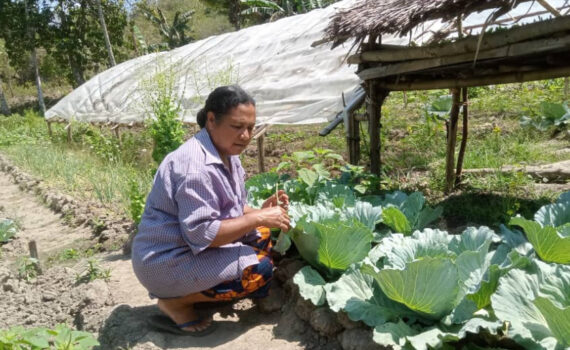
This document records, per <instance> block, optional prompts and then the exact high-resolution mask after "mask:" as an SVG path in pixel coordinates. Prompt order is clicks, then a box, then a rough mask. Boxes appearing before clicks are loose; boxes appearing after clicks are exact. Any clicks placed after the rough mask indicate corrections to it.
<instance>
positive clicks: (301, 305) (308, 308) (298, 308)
mask: <svg viewBox="0 0 570 350" xmlns="http://www.w3.org/2000/svg"><path fill="white" fill-rule="evenodd" d="M316 308H317V307H316V306H315V305H313V303H312V302H311V301H309V300H305V299H303V298H302V297H299V298H297V302H296V303H295V313H296V314H297V316H299V318H300V319H302V320H303V321H309V320H310V319H311V313H312V312H313V311H314V310H315V309H316Z"/></svg>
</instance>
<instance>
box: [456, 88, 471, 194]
mask: <svg viewBox="0 0 570 350" xmlns="http://www.w3.org/2000/svg"><path fill="white" fill-rule="evenodd" d="M467 92H468V88H466V87H464V88H462V89H461V100H462V102H463V128H462V130H463V132H462V137H461V146H460V147H459V155H458V156H457V169H456V171H455V185H458V184H459V183H460V182H461V171H462V170H463V158H464V157H465V148H466V147H467V135H468V133H469V121H468V119H469V110H468V108H467V107H468V102H469V98H468V93H467Z"/></svg>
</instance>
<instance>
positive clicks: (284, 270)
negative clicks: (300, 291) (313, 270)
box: [275, 259, 305, 282]
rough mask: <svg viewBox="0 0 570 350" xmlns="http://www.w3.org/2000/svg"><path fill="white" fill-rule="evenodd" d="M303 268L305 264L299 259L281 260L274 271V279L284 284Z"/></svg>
mask: <svg viewBox="0 0 570 350" xmlns="http://www.w3.org/2000/svg"><path fill="white" fill-rule="evenodd" d="M303 266H305V263H304V262H302V261H301V260H299V259H283V261H281V263H280V264H279V266H278V267H277V270H276V271H275V277H276V278H277V279H278V280H279V281H281V282H285V281H287V280H289V279H291V278H293V276H294V275H295V274H296V273H297V271H299V270H300V269H301V268H302V267H303Z"/></svg>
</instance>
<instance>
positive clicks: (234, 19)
mask: <svg viewBox="0 0 570 350" xmlns="http://www.w3.org/2000/svg"><path fill="white" fill-rule="evenodd" d="M204 2H205V3H206V4H208V6H210V7H212V8H213V9H214V10H215V11H217V12H219V13H222V14H224V15H226V16H227V17H228V20H229V21H230V23H231V24H232V26H234V29H235V30H240V28H241V26H242V24H243V23H242V22H243V18H242V15H241V11H242V4H241V0H205V1H204Z"/></svg>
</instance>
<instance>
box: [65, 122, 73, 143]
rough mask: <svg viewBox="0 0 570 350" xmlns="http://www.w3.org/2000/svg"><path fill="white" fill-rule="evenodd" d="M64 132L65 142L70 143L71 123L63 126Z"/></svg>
mask: <svg viewBox="0 0 570 350" xmlns="http://www.w3.org/2000/svg"><path fill="white" fill-rule="evenodd" d="M65 130H67V142H68V143H71V136H72V135H71V123H69V124H67V125H66V126H65Z"/></svg>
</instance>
